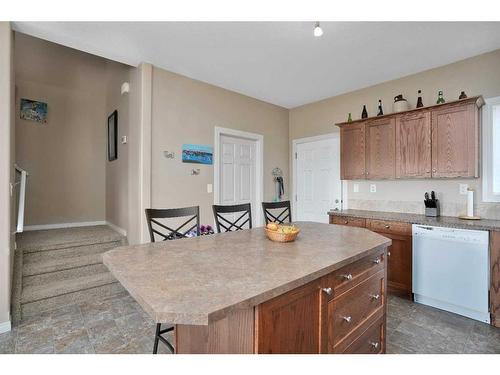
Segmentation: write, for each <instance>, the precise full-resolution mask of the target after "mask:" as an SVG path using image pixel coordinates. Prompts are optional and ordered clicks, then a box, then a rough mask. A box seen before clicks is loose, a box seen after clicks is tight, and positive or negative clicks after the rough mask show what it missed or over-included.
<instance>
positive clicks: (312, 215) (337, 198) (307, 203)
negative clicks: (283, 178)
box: [294, 137, 342, 223]
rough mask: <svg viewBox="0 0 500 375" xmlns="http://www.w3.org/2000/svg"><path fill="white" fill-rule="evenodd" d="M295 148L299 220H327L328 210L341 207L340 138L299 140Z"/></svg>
mask: <svg viewBox="0 0 500 375" xmlns="http://www.w3.org/2000/svg"><path fill="white" fill-rule="evenodd" d="M295 151H296V155H295V158H296V160H295V163H296V164H295V165H296V167H295V171H296V173H295V175H294V178H295V184H294V186H295V188H296V191H295V193H296V196H295V199H296V202H295V210H296V220H298V221H316V222H320V223H327V222H328V214H327V211H328V210H330V209H335V208H337V209H340V208H341V201H342V183H341V181H340V139H339V137H333V138H327V139H322V140H315V141H310V142H308V141H304V142H300V141H299V142H297V144H296V149H295Z"/></svg>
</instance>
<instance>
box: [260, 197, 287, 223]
mask: <svg viewBox="0 0 500 375" xmlns="http://www.w3.org/2000/svg"><path fill="white" fill-rule="evenodd" d="M280 209H281V210H280ZM262 210H263V211H264V219H266V224H269V223H278V224H283V223H284V222H285V221H287V219H288V222H289V223H291V222H292V209H291V207H290V201H283V202H262Z"/></svg>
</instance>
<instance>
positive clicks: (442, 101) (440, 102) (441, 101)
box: [436, 91, 445, 104]
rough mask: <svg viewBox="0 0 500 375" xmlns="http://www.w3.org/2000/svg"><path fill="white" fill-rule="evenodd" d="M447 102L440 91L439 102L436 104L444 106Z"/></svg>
mask: <svg viewBox="0 0 500 375" xmlns="http://www.w3.org/2000/svg"><path fill="white" fill-rule="evenodd" d="M444 102H445V101H444V98H443V92H442V91H439V92H438V100H437V101H436V104H443V103H444Z"/></svg>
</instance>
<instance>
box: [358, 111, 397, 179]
mask: <svg viewBox="0 0 500 375" xmlns="http://www.w3.org/2000/svg"><path fill="white" fill-rule="evenodd" d="M365 132H366V178H368V179H384V178H394V173H395V145H396V140H395V137H396V119H395V118H394V117H385V118H383V119H379V120H371V121H368V122H367V123H366V130H365Z"/></svg>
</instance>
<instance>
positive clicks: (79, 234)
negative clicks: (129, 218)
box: [17, 225, 124, 252]
mask: <svg viewBox="0 0 500 375" xmlns="http://www.w3.org/2000/svg"><path fill="white" fill-rule="evenodd" d="M123 240H124V237H123V236H122V235H121V234H120V233H118V232H116V231H114V230H113V229H111V228H110V227H108V226H107V225H96V226H90V227H76V228H74V227H73V228H60V229H47V230H36V231H28V232H23V233H19V234H18V236H17V247H18V249H22V250H23V251H24V252H33V251H46V250H56V249H64V248H68V247H74V246H84V245H94V244H99V243H106V242H115V241H123Z"/></svg>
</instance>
